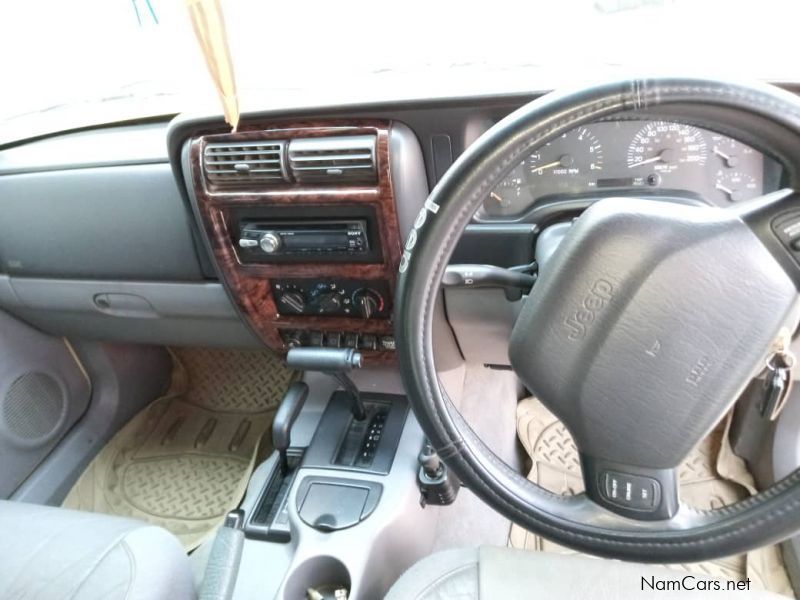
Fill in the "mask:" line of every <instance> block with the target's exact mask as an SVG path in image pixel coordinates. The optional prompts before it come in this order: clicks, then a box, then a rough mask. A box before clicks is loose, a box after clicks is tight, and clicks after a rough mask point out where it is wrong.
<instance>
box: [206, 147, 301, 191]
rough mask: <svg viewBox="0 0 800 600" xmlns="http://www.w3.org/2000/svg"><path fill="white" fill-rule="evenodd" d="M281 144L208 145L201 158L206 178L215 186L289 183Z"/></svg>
mask: <svg viewBox="0 0 800 600" xmlns="http://www.w3.org/2000/svg"><path fill="white" fill-rule="evenodd" d="M285 145H286V142H284V141H276V140H264V141H260V142H259V141H256V142H240V143H235V144H234V143H218V144H208V145H207V146H206V149H205V152H204V156H203V166H204V168H205V172H206V178H207V179H208V181H209V182H210V183H213V184H216V185H218V186H237V185H246V184H248V183H251V182H263V181H275V182H285V181H288V179H287V177H286V169H285V166H284V164H283V148H284V146H285Z"/></svg>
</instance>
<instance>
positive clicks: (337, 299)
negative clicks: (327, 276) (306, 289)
mask: <svg viewBox="0 0 800 600" xmlns="http://www.w3.org/2000/svg"><path fill="white" fill-rule="evenodd" d="M314 305H315V306H316V308H317V311H318V312H319V313H320V314H325V313H333V312H338V310H339V309H340V308H341V307H342V297H341V296H340V295H339V294H337V293H336V292H327V293H325V294H320V295H319V296H318V297H317V299H316V301H315V302H314Z"/></svg>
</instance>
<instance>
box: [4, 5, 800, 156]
mask: <svg viewBox="0 0 800 600" xmlns="http://www.w3.org/2000/svg"><path fill="white" fill-rule="evenodd" d="M222 2H223V9H224V12H225V19H226V23H227V29H228V38H229V44H230V50H231V55H232V58H233V63H234V68H235V74H236V79H237V85H238V89H239V100H240V104H241V108H242V111H243V112H246V111H250V110H257V109H270V108H291V107H301V106H319V105H323V104H329V103H362V102H370V101H380V100H403V99H416V98H431V97H443V96H465V95H482V94H490V93H494V94H503V93H514V92H526V91H540V90H547V89H551V88H553V87H558V86H562V85H567V84H580V83H586V82H587V81H588V80H594V79H596V78H598V77H602V76H615V75H616V76H620V75H625V74H628V73H635V74H640V75H641V74H645V75H647V74H654V73H659V72H664V71H668V72H670V73H673V74H684V75H686V74H688V75H705V76H712V77H713V76H716V77H719V76H729V75H733V76H736V77H740V78H741V77H750V78H759V79H765V80H771V81H790V82H797V81H800V64H798V62H797V60H796V48H795V44H794V39H795V34H796V32H795V29H796V23H797V22H798V18H800V2H797V1H796V0H746V1H741V2H731V1H730V0H559V1H558V2H546V1H543V0H542V1H535V0H533V1H530V2H518V1H513V2H512V1H508V0H492V1H491V2H489V3H486V5H479V4H478V3H477V2H474V3H470V2H466V3H465V2H449V1H441V0H436V1H431V0H425V1H418V0H406V1H404V2H377V1H375V0H371V1H368V2H355V1H347V0H340V1H339V2H326V3H305V2H282V3H278V2H265V1H264V0H255V1H252V2H251V1H247V0H222ZM0 45H2V49H3V56H4V61H3V65H4V75H5V81H4V84H5V85H4V94H3V97H2V99H1V100H0V143H5V142H8V141H11V140H14V139H23V138H29V137H33V136H36V135H41V134H44V133H47V132H52V131H59V130H64V129H69V128H74V127H81V126H87V125H93V124H102V123H109V122H115V121H121V120H128V119H142V118H147V117H152V116H158V115H171V114H175V113H178V112H193V111H202V112H210V111H211V112H220V110H221V109H220V105H219V102H218V99H217V94H216V91H215V89H214V87H213V84H212V83H211V79H210V77H209V75H208V71H207V68H206V66H205V63H204V61H203V58H202V55H201V52H200V50H199V48H198V45H197V42H196V40H195V37H194V33H193V31H192V28H191V25H190V22H189V19H188V16H187V11H186V7H185V3H184V2H183V1H179V0H149V1H148V0H82V1H81V2H80V3H74V2H64V1H63V0H26V1H25V2H17V3H14V4H13V5H10V6H9V7H6V9H5V11H4V17H3V18H2V19H0Z"/></svg>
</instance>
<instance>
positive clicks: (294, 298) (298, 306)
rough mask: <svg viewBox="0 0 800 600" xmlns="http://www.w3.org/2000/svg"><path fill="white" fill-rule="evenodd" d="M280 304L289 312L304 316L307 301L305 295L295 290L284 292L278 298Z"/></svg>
mask: <svg viewBox="0 0 800 600" xmlns="http://www.w3.org/2000/svg"><path fill="white" fill-rule="evenodd" d="M278 304H279V305H280V306H281V308H285V309H286V310H287V311H289V312H293V313H296V314H302V313H303V311H304V310H305V308H306V299H305V298H303V294H301V293H300V292H298V291H295V290H293V291H288V292H284V293H283V294H282V295H281V296H280V297H279V298H278Z"/></svg>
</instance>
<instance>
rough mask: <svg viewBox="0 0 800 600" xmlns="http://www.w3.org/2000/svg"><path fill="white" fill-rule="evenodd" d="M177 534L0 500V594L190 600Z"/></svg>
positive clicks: (37, 598)
mask: <svg viewBox="0 0 800 600" xmlns="http://www.w3.org/2000/svg"><path fill="white" fill-rule="evenodd" d="M195 597H196V592H195V589H194V583H193V581H192V576H191V571H190V568H189V561H188V558H187V556H186V553H185V552H184V550H183V548H182V547H181V545H180V543H179V542H178V540H177V539H176V538H175V537H174V536H173V535H171V534H170V533H168V532H167V531H165V530H163V529H160V528H158V527H153V526H150V525H147V524H145V523H141V522H137V521H133V520H129V519H120V518H118V517H111V516H107V515H99V514H94V513H84V512H77V511H73V510H67V509H63V508H51V507H46V506H38V505H34V504H23V503H20V502H5V501H0V598H3V599H5V598H9V599H10V598H14V599H19V598H25V599H26V600H51V599H52V600H63V599H64V598H70V599H71V600H101V599H102V600H115V599H120V600H122V599H123V598H124V599H125V600H161V599H165V598H166V599H169V600H192V599H194V598H195Z"/></svg>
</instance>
